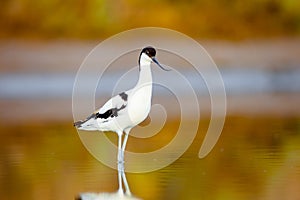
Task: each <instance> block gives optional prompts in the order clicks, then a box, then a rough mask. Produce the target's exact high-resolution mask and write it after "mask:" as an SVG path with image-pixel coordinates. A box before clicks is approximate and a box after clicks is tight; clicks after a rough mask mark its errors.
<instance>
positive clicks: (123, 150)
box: [122, 131, 129, 160]
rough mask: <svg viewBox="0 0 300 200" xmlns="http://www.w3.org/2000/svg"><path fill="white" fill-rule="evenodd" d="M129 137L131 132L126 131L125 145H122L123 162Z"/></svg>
mask: <svg viewBox="0 0 300 200" xmlns="http://www.w3.org/2000/svg"><path fill="white" fill-rule="evenodd" d="M128 135H129V131H125V136H124V140H123V144H122V157H123V160H124V152H125V148H126V144H127V139H128Z"/></svg>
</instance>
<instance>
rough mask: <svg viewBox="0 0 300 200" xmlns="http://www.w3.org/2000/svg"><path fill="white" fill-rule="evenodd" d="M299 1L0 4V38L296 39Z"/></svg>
mask: <svg viewBox="0 0 300 200" xmlns="http://www.w3.org/2000/svg"><path fill="white" fill-rule="evenodd" d="M299 9H300V2H299V1H297V0H252V1H249V0H247V1H243V0H218V1H210V0H202V1H200V0H199V1H196V0H192V1H183V0H162V1H158V0H155V1H139V0H128V1H125V0H123V1H105V0H89V1H85V0H74V1H69V0H67V1H58V0H41V1H32V0H2V1H1V2H0V18H1V19H0V26H1V36H2V37H8V38H13V37H18V38H24V37H25V38H41V39H48V38H79V39H99V38H105V37H107V36H110V35H112V34H116V33H118V32H120V31H124V30H127V29H131V28H136V27H144V26H159V27H165V28H170V29H174V30H177V31H180V32H184V33H185V34H187V35H190V36H192V37H196V38H200V37H201V38H215V39H220V38H221V39H247V38H260V37H278V36H284V37H287V36H296V35H298V34H299V33H300V12H299Z"/></svg>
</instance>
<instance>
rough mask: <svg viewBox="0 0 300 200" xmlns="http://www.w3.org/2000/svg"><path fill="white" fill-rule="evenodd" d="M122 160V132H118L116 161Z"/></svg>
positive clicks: (120, 161)
mask: <svg viewBox="0 0 300 200" xmlns="http://www.w3.org/2000/svg"><path fill="white" fill-rule="evenodd" d="M123 160H124V158H123V156H122V133H121V134H119V133H118V163H122V162H123Z"/></svg>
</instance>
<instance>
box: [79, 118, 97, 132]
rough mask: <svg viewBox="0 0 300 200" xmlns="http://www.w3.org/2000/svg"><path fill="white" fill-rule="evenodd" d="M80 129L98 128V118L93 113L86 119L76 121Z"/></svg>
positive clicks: (91, 129) (94, 129)
mask: <svg viewBox="0 0 300 200" xmlns="http://www.w3.org/2000/svg"><path fill="white" fill-rule="evenodd" d="M74 126H75V127H76V128H77V129H78V130H86V131H96V130H98V123H97V120H96V118H95V117H94V116H93V115H91V116H90V117H88V118H87V119H86V120H80V121H77V122H75V123H74Z"/></svg>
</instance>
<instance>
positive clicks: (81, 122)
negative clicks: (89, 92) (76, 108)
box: [73, 113, 96, 128]
mask: <svg viewBox="0 0 300 200" xmlns="http://www.w3.org/2000/svg"><path fill="white" fill-rule="evenodd" d="M95 117H96V113H93V114H91V115H90V116H89V117H88V118H86V119H85V120H80V121H77V122H75V123H74V124H73V125H74V126H76V127H77V128H80V127H81V124H83V123H85V122H87V121H88V120H90V119H92V118H95Z"/></svg>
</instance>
